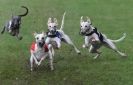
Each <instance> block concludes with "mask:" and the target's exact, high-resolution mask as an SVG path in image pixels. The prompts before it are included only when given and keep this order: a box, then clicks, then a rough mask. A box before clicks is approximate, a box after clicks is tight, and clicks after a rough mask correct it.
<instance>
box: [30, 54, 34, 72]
mask: <svg viewBox="0 0 133 85" xmlns="http://www.w3.org/2000/svg"><path fill="white" fill-rule="evenodd" d="M33 63H34V59H33V57H32V56H31V57H30V70H31V71H33Z"/></svg>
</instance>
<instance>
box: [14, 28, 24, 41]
mask: <svg viewBox="0 0 133 85" xmlns="http://www.w3.org/2000/svg"><path fill="white" fill-rule="evenodd" d="M15 32H16V37H17V39H19V40H22V38H23V37H22V36H20V35H19V29H16V31H15Z"/></svg>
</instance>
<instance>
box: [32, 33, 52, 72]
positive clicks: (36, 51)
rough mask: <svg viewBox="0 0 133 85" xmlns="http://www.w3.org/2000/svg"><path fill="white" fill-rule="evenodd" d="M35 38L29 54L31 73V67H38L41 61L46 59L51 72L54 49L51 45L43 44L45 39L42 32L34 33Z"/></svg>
mask: <svg viewBox="0 0 133 85" xmlns="http://www.w3.org/2000/svg"><path fill="white" fill-rule="evenodd" d="M34 36H35V42H33V43H32V45H31V48H30V52H31V57H30V65H31V71H33V67H34V66H33V65H34V64H36V65H38V66H39V65H40V64H41V62H42V61H43V60H45V59H46V58H48V59H49V64H50V68H51V70H54V67H53V56H54V49H53V47H52V45H51V44H46V43H45V37H46V34H45V33H44V32H42V33H40V34H38V33H36V32H35V33H34Z"/></svg>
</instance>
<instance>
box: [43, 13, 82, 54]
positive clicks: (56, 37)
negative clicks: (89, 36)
mask: <svg viewBox="0 0 133 85" xmlns="http://www.w3.org/2000/svg"><path fill="white" fill-rule="evenodd" d="M65 14H66V13H64V14H63V18H62V23H61V27H60V29H57V28H58V22H57V19H56V18H49V19H48V23H47V25H48V32H47V38H46V41H45V42H46V43H47V44H49V43H51V42H53V41H54V42H56V45H57V46H56V48H60V47H61V41H64V42H66V43H67V44H69V45H71V46H72V47H73V48H74V49H75V51H76V52H77V53H78V54H80V51H79V50H78V49H77V47H76V46H75V45H74V44H73V42H72V40H71V39H70V37H69V36H68V35H67V34H65V33H64V31H63V28H64V18H65Z"/></svg>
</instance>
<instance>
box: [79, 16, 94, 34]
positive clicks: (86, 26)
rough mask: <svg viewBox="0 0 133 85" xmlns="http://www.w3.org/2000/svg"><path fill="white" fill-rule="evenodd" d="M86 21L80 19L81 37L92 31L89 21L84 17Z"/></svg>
mask: <svg viewBox="0 0 133 85" xmlns="http://www.w3.org/2000/svg"><path fill="white" fill-rule="evenodd" d="M86 19H87V20H86V21H85V20H83V16H82V17H81V19H80V34H81V35H85V34H86V33H89V32H90V31H91V30H92V29H91V25H92V23H91V20H90V19H89V18H88V17H86Z"/></svg>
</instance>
